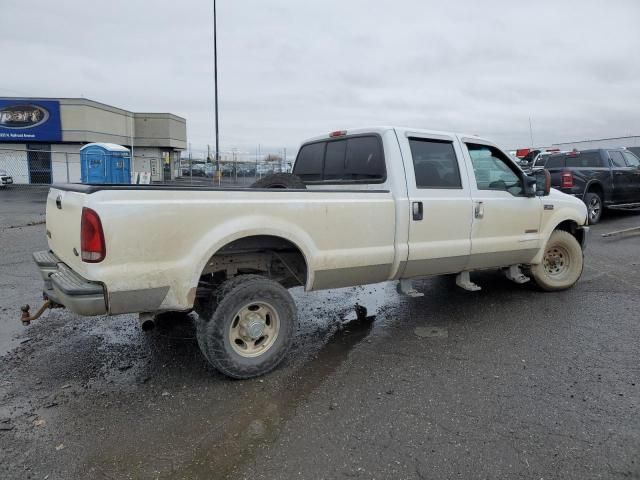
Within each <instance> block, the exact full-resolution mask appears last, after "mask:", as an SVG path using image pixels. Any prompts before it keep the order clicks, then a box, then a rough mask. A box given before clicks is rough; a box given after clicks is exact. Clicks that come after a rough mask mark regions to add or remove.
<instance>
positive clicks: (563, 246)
mask: <svg viewBox="0 0 640 480" xmlns="http://www.w3.org/2000/svg"><path fill="white" fill-rule="evenodd" d="M544 248H545V251H544V256H543V257H542V262H541V263H540V264H538V265H532V266H531V275H532V277H533V279H534V281H535V282H536V284H538V286H539V287H540V288H542V289H543V290H547V291H555V290H566V289H567V288H571V287H573V285H575V283H576V282H577V281H578V280H579V279H580V276H581V275H582V268H583V265H584V262H583V260H584V255H583V253H582V248H581V247H580V244H579V243H578V240H576V238H575V237H574V236H573V235H571V234H570V233H569V232H565V231H564V230H556V231H554V232H553V233H552V234H551V237H549V241H548V242H547V245H546V246H545V247H544Z"/></svg>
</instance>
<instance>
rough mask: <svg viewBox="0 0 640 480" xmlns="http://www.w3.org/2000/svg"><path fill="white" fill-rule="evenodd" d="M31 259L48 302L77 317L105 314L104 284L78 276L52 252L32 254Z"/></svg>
mask: <svg viewBox="0 0 640 480" xmlns="http://www.w3.org/2000/svg"><path fill="white" fill-rule="evenodd" d="M33 260H34V262H36V265H37V266H38V268H39V269H40V274H41V275H42V279H43V280H44V294H45V295H46V296H47V297H48V298H49V299H50V300H51V301H53V302H55V303H58V304H60V305H64V306H65V307H66V308H68V309H69V310H71V311H72V312H75V313H77V314H79V315H88V316H90V315H104V314H106V313H107V301H106V295H105V288H104V285H102V284H101V283H97V282H91V281H89V280H87V279H85V278H83V277H81V276H80V275H78V274H77V273H76V272H74V271H73V270H71V269H70V268H69V267H68V266H67V265H65V264H64V263H62V262H61V261H60V259H59V258H58V257H56V256H55V254H54V253H53V252H47V251H43V252H35V253H34V254H33Z"/></svg>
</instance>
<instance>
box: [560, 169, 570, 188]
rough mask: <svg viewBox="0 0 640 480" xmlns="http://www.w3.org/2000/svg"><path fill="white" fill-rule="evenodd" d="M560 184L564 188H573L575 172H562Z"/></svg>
mask: <svg viewBox="0 0 640 480" xmlns="http://www.w3.org/2000/svg"><path fill="white" fill-rule="evenodd" d="M560 186H561V187H562V188H573V174H572V173H571V172H563V173H562V183H561V184H560Z"/></svg>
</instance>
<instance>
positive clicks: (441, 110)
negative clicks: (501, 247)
mask: <svg viewBox="0 0 640 480" xmlns="http://www.w3.org/2000/svg"><path fill="white" fill-rule="evenodd" d="M212 32H213V29H212V0H209V1H205V0H180V1H178V0H154V1H149V0H146V1H142V0H109V1H106V0H101V1H98V0H91V1H87V0H64V1H63V2H53V1H51V0H0V40H1V43H0V45H2V64H3V67H2V69H1V71H2V74H1V75H0V95H4V96H48V97H80V96H84V97H86V98H90V99H92V100H97V101H99V102H103V103H107V104H111V105H114V106H118V107H122V108H125V109H129V110H133V111H145V112H153V111H160V112H171V113H175V114H178V115H181V116H183V117H185V118H186V119H187V128H188V137H189V141H191V142H192V143H193V144H194V145H199V146H200V145H204V144H207V143H211V144H213V33H212ZM218 52H219V75H220V83H219V89H220V90H219V94H220V131H221V149H222V150H226V149H229V148H231V147H239V148H241V149H244V150H246V151H254V149H255V146H256V145H257V144H258V143H261V144H262V145H268V146H271V147H280V146H282V147H288V148H290V149H291V150H295V149H296V148H297V146H298V145H299V142H300V141H302V140H303V139H304V138H305V137H309V136H313V135H317V134H320V133H325V132H329V131H331V130H336V129H342V128H348V127H354V126H366V125H380V124H384V125H389V124H393V125H403V126H413V127H424V128H431V129H438V130H454V131H464V132H467V133H475V134H479V135H482V136H486V137H489V138H491V139H493V140H495V141H497V142H498V143H500V144H501V145H503V146H504V147H507V148H511V147H517V146H526V145H529V143H530V140H529V117H531V119H532V124H533V137H534V143H535V144H537V145H548V144H550V143H552V142H560V141H571V140H581V139H587V138H603V137H612V136H622V135H630V134H634V135H640V120H639V119H640V62H639V61H638V55H639V52H640V1H639V0H609V1H607V2H605V1H594V0H575V1H573V0H564V1H563V0H555V1H543V0H537V1H531V2H526V5H525V2H521V1H513V0H510V1H506V0H505V1H497V0H496V1H489V0H483V1H476V0H450V1H448V2H443V1H440V0H439V1H432V0H395V1H375V0H370V1H364V0H321V1H320V0H307V1H304V2H303V1H300V0H218Z"/></svg>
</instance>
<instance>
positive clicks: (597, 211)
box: [584, 192, 603, 225]
mask: <svg viewBox="0 0 640 480" xmlns="http://www.w3.org/2000/svg"><path fill="white" fill-rule="evenodd" d="M584 203H585V204H586V205H587V218H588V219H589V225H595V224H596V223H598V222H599V221H600V217H601V216H602V209H603V205H602V198H601V197H600V195H598V194H597V193H596V192H587V193H586V195H585V196H584Z"/></svg>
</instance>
